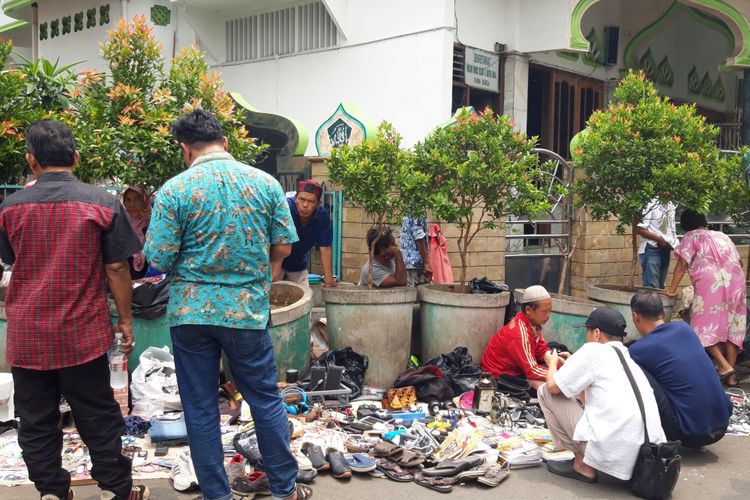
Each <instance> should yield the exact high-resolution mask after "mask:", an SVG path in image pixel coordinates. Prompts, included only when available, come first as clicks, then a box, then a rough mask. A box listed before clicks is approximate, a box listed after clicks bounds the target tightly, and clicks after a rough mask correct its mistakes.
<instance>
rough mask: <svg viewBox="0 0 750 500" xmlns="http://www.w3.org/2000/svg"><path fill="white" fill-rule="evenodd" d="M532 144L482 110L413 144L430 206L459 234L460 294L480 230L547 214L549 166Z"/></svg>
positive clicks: (465, 114) (501, 118) (502, 120)
mask: <svg viewBox="0 0 750 500" xmlns="http://www.w3.org/2000/svg"><path fill="white" fill-rule="evenodd" d="M535 143H536V138H534V137H532V138H527V137H526V135H525V134H522V133H520V132H516V131H514V130H513V125H512V123H511V120H510V118H508V117H507V116H497V115H495V114H494V113H493V112H492V110H490V109H489V108H487V109H486V110H485V111H484V112H482V113H481V114H478V115H477V114H472V113H470V112H469V111H468V110H464V112H463V113H461V114H460V115H459V116H458V118H457V122H456V123H455V124H453V125H452V126H448V127H444V128H440V129H437V130H435V131H434V132H432V133H431V134H430V135H429V136H428V137H427V139H425V141H424V142H423V143H420V144H417V146H416V159H415V168H416V169H417V170H418V171H419V172H421V173H422V174H424V175H426V176H427V177H428V179H429V185H430V196H429V200H428V204H429V207H430V208H431V209H432V212H433V214H434V215H435V216H436V217H437V218H438V219H440V220H442V221H445V222H448V223H451V224H456V225H457V226H458V228H459V230H460V236H459V239H458V248H459V253H460V257H461V275H460V283H461V288H462V289H465V285H466V266H467V253H468V250H469V245H470V244H471V242H472V241H473V240H474V238H475V237H476V235H477V234H478V233H479V232H480V231H482V230H484V229H495V228H497V227H501V226H502V225H503V224H504V223H505V221H506V219H507V217H508V216H509V215H517V216H522V217H529V218H533V217H535V216H538V215H539V214H541V213H543V212H545V211H547V210H549V209H550V205H551V204H550V202H549V196H548V195H549V193H548V192H547V191H546V186H547V185H548V182H546V181H549V177H548V176H549V175H551V174H552V172H551V169H552V168H553V167H552V163H551V162H549V163H545V164H543V165H540V164H539V159H538V157H537V155H536V154H534V153H533V152H532V149H533V147H534V144H535ZM562 191H563V188H562V187H561V188H559V189H558V192H557V194H562Z"/></svg>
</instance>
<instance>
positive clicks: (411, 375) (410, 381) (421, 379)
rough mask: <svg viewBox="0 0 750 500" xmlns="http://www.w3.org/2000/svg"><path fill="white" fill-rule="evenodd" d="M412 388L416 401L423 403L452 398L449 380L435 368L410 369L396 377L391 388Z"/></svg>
mask: <svg viewBox="0 0 750 500" xmlns="http://www.w3.org/2000/svg"><path fill="white" fill-rule="evenodd" d="M408 386H414V390H415V391H416V393H417V399H418V400H419V401H421V402H423V403H431V402H433V401H449V400H450V399H451V398H453V392H454V391H453V387H451V384H450V379H448V378H447V377H446V376H445V374H444V373H443V372H442V370H440V368H438V367H436V366H422V367H420V368H410V369H409V370H406V371H405V372H404V373H402V374H401V375H399V376H398V378H397V379H396V381H395V382H393V387H408Z"/></svg>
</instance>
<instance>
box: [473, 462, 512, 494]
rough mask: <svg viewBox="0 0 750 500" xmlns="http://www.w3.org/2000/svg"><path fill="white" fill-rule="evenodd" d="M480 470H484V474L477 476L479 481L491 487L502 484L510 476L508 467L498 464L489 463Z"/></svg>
mask: <svg viewBox="0 0 750 500" xmlns="http://www.w3.org/2000/svg"><path fill="white" fill-rule="evenodd" d="M480 470H483V471H484V474H483V475H481V476H479V477H478V478H477V482H478V483H481V484H483V485H485V486H489V487H491V488H494V487H496V486H500V483H502V482H503V481H505V480H506V479H508V477H509V476H510V471H508V468H507V467H506V466H502V465H498V464H493V465H489V466H487V467H484V468H482V469H480Z"/></svg>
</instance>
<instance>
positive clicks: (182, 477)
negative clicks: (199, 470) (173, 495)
mask: <svg viewBox="0 0 750 500" xmlns="http://www.w3.org/2000/svg"><path fill="white" fill-rule="evenodd" d="M169 477H170V478H171V479H172V487H173V488H174V489H176V490H177V491H187V490H190V489H193V488H197V487H198V478H197V477H196V476H195V469H194V468H193V460H192V459H191V458H190V450H189V449H185V451H183V452H182V453H180V455H179V456H178V457H177V460H175V464H174V467H172V472H170V474H169Z"/></svg>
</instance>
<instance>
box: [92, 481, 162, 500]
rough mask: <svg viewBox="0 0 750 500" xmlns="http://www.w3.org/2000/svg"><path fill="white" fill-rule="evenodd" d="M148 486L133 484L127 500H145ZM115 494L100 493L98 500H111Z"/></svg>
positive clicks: (110, 492)
mask: <svg viewBox="0 0 750 500" xmlns="http://www.w3.org/2000/svg"><path fill="white" fill-rule="evenodd" d="M149 493H150V492H149V491H148V486H146V485H143V484H134V485H133V488H132V489H131V490H130V495H128V498H127V500H146V499H147V498H148V496H149ZM115 496H116V495H115V494H114V492H112V491H106V490H105V491H102V492H101V494H100V495H99V500H112V499H113V498H115Z"/></svg>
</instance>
